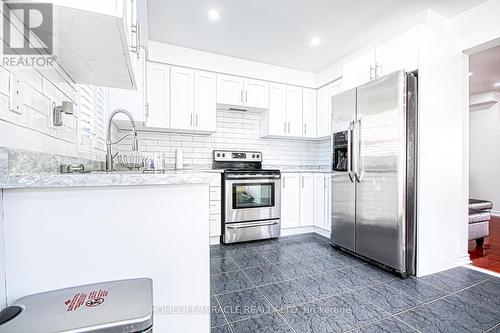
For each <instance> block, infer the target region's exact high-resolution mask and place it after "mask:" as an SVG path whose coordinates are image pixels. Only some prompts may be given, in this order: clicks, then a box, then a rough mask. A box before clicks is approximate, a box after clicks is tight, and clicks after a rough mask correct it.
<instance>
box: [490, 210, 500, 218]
mask: <svg viewBox="0 0 500 333" xmlns="http://www.w3.org/2000/svg"><path fill="white" fill-rule="evenodd" d="M491 215H492V216H495V217H500V211H498V210H492V211H491Z"/></svg>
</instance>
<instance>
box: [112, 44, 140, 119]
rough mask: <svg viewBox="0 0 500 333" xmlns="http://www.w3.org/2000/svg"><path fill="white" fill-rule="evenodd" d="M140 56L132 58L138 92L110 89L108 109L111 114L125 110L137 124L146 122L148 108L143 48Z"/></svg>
mask: <svg viewBox="0 0 500 333" xmlns="http://www.w3.org/2000/svg"><path fill="white" fill-rule="evenodd" d="M140 54H141V55H140V57H139V58H137V57H135V56H131V57H130V58H131V59H132V69H133V71H134V76H135V81H136V83H137V90H126V89H114V88H109V93H108V108H109V110H110V112H111V111H113V110H116V109H125V110H127V111H129V112H130V113H131V114H132V116H133V117H134V120H135V121H136V122H144V120H145V107H146V91H145V90H146V89H145V78H146V73H145V70H146V60H145V59H146V57H145V51H144V49H143V48H141V51H140ZM128 126H129V125H128V123H127V127H128Z"/></svg>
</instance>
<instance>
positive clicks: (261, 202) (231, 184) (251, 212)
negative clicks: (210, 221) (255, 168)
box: [224, 174, 281, 223]
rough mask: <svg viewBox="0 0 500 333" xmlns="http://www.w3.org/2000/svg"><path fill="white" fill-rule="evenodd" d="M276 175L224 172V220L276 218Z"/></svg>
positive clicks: (278, 194)
mask: <svg viewBox="0 0 500 333" xmlns="http://www.w3.org/2000/svg"><path fill="white" fill-rule="evenodd" d="M280 178H281V177H280V175H279V174H268V175H265V174H262V175H259V174H252V175H245V174H228V175H226V179H225V212H224V213H225V219H224V221H225V223H235V222H248V221H264V220H272V219H279V218H280V216H281V192H280V190H281V179H280Z"/></svg>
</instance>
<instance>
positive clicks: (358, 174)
mask: <svg viewBox="0 0 500 333" xmlns="http://www.w3.org/2000/svg"><path fill="white" fill-rule="evenodd" d="M354 130H355V132H356V137H355V142H354V146H355V147H356V152H355V154H354V159H355V161H356V163H355V164H354V169H355V171H354V177H355V178H356V180H357V181H358V183H361V182H362V181H363V177H364V172H363V166H362V165H361V118H359V119H358V120H356V121H355V122H354Z"/></svg>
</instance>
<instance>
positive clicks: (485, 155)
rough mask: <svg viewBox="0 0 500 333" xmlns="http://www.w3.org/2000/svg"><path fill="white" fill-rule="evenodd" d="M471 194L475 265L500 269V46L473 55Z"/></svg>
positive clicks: (470, 248)
mask: <svg viewBox="0 0 500 333" xmlns="http://www.w3.org/2000/svg"><path fill="white" fill-rule="evenodd" d="M469 198H470V199H471V200H470V202H469V230H468V233H469V243H468V252H469V256H470V259H471V261H472V265H473V266H476V267H480V268H484V269H487V270H490V271H493V272H496V273H500V46H496V47H492V48H489V49H486V50H482V51H480V52H478V53H475V54H472V55H470V57H469Z"/></svg>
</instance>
